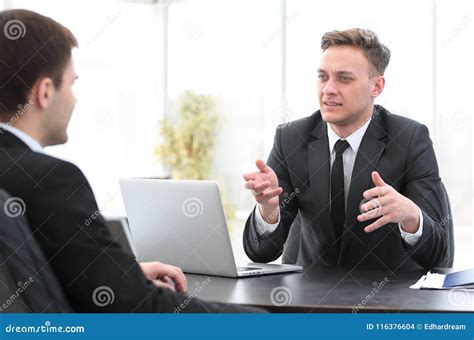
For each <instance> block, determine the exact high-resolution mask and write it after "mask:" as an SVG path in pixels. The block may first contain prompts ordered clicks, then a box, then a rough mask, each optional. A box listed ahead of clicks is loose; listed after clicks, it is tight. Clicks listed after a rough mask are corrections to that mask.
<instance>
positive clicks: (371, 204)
mask: <svg viewBox="0 0 474 340" xmlns="http://www.w3.org/2000/svg"><path fill="white" fill-rule="evenodd" d="M389 202H390V198H389V197H387V196H383V197H374V198H369V199H368V200H366V201H365V202H364V203H363V204H362V205H361V206H360V209H359V210H360V213H361V214H363V213H366V212H368V211H371V210H374V209H377V208H378V207H383V206H386V205H388V204H389Z"/></svg>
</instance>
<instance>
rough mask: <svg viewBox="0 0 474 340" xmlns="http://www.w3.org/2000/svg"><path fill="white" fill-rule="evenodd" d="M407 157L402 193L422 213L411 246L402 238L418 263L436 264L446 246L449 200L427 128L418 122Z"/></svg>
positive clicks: (439, 260) (429, 265) (444, 253)
mask: <svg viewBox="0 0 474 340" xmlns="http://www.w3.org/2000/svg"><path fill="white" fill-rule="evenodd" d="M409 150H410V151H409V153H408V157H407V164H406V168H405V169H406V173H405V179H406V180H405V190H404V192H403V194H404V196H406V197H408V198H409V199H411V200H412V201H413V202H414V203H415V204H416V205H417V206H418V207H419V208H420V209H421V212H422V214H423V233H422V235H421V238H420V239H419V240H418V242H417V243H416V244H415V245H414V246H409V245H408V244H407V243H406V242H404V241H402V242H403V244H404V247H405V249H406V250H407V252H408V254H409V255H410V257H411V258H412V259H413V260H414V261H415V262H417V263H418V264H419V265H420V266H422V267H424V268H427V269H431V268H434V267H436V266H439V265H440V264H441V262H442V260H443V258H444V257H445V255H446V250H447V232H448V231H447V225H446V223H443V222H442V221H443V220H445V219H446V218H450V216H447V215H448V214H449V208H448V207H449V203H448V202H447V195H446V193H445V189H444V186H443V184H442V182H441V178H440V177H439V171H438V163H437V160H436V156H435V153H434V150H433V144H432V142H431V139H430V137H429V133H428V129H427V128H426V126H424V125H419V126H418V127H417V128H416V130H415V132H414V134H413V137H412V140H411V143H410V147H409Z"/></svg>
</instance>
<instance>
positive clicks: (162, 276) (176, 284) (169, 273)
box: [140, 261, 188, 294]
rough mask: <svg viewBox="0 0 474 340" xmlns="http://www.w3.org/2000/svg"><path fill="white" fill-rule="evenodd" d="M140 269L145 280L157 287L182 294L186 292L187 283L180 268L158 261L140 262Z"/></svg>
mask: <svg viewBox="0 0 474 340" xmlns="http://www.w3.org/2000/svg"><path fill="white" fill-rule="evenodd" d="M140 267H141V268H142V271H143V274H145V276H146V278H147V279H149V280H151V281H152V282H153V283H154V284H155V285H156V286H157V287H161V288H168V289H171V290H173V291H177V292H178V293H183V294H184V293H186V292H187V290H188V287H187V281H186V277H185V276H184V274H183V271H182V270H181V268H179V267H175V266H171V265H169V264H164V263H161V262H158V261H155V262H141V263H140Z"/></svg>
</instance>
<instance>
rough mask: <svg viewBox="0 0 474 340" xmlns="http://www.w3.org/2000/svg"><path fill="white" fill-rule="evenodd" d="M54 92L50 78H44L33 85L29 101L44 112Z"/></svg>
mask: <svg viewBox="0 0 474 340" xmlns="http://www.w3.org/2000/svg"><path fill="white" fill-rule="evenodd" d="M54 90H55V88H54V83H53V80H52V79H51V78H48V77H45V78H41V79H38V80H37V81H36V83H35V85H33V88H32V91H31V97H30V100H31V101H33V102H34V103H35V104H36V105H37V106H38V108H40V109H42V110H44V109H46V108H47V107H48V106H49V104H50V102H51V99H52V98H53V93H54Z"/></svg>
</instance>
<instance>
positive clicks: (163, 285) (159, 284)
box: [152, 280, 176, 292]
mask: <svg viewBox="0 0 474 340" xmlns="http://www.w3.org/2000/svg"><path fill="white" fill-rule="evenodd" d="M152 282H153V284H154V285H155V286H156V287H158V288H166V289H169V290H172V291H173V292H176V289H175V288H174V287H173V286H172V285H170V284H168V283H166V282H163V281H161V280H153V281H152Z"/></svg>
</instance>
